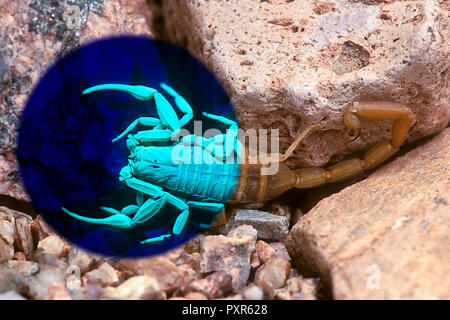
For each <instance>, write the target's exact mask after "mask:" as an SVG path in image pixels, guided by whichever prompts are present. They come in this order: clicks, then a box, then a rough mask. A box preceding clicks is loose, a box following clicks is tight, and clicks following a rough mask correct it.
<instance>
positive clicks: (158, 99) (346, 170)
mask: <svg viewBox="0 0 450 320" xmlns="http://www.w3.org/2000/svg"><path fill="white" fill-rule="evenodd" d="M161 88H162V89H163V90H164V91H166V92H167V93H168V94H169V95H171V96H172V97H173V98H174V101H175V104H176V106H177V107H178V109H179V110H180V111H181V112H183V113H184V115H183V116H182V117H181V119H178V116H177V114H176V112H175V111H174V110H173V108H172V106H171V105H170V103H169V102H168V101H167V100H166V99H165V98H164V96H163V95H162V94H160V93H159V92H158V91H157V90H156V89H153V88H149V87H145V86H131V85H121V84H105V85H98V86H94V87H91V88H89V89H86V90H85V91H84V92H83V94H88V93H91V92H94V91H100V90H120V91H124V92H127V93H129V94H131V95H133V96H134V97H135V98H137V99H140V100H144V101H148V100H150V99H154V100H155V105H156V109H157V112H158V115H159V119H158V118H151V117H141V118H138V119H136V120H135V121H134V122H133V123H132V124H130V126H129V127H128V128H127V129H125V130H124V131H123V132H122V133H121V134H120V135H119V136H118V137H116V138H115V139H113V140H112V142H116V141H118V140H119V139H121V138H122V137H124V136H125V135H127V134H129V133H130V132H132V130H133V129H134V128H135V127H136V126H137V125H142V126H148V127H151V128H152V129H151V130H144V131H139V132H137V133H136V134H129V135H128V139H127V142H126V143H127V147H128V149H129V150H130V156H129V159H128V165H126V166H125V167H123V168H122V170H121V172H120V177H119V180H120V181H123V182H125V183H126V185H127V186H128V187H130V188H131V189H134V190H135V191H136V204H132V205H128V206H126V207H124V208H122V209H121V210H117V209H115V208H109V207H101V208H102V209H103V210H104V211H106V212H108V213H109V214H110V216H108V217H106V218H100V219H94V218H89V217H84V216H80V215H78V214H76V213H74V212H71V211H70V210H68V209H66V208H64V207H63V208H62V210H63V211H64V212H66V213H67V214H69V215H70V216H72V217H74V218H76V219H78V220H82V221H85V222H88V223H95V224H103V225H107V226H111V227H116V228H131V227H133V226H135V225H136V224H140V223H143V222H145V221H148V220H149V219H151V218H152V217H153V216H154V215H155V214H157V213H158V212H159V211H160V210H161V208H162V207H163V206H164V205H165V204H166V203H169V204H171V205H173V206H175V207H176V208H177V209H178V210H180V212H181V213H180V214H179V215H178V216H177V218H176V221H175V223H174V225H173V229H172V233H170V234H165V235H161V236H158V237H154V238H150V239H146V240H143V241H141V243H152V242H159V241H163V240H164V239H165V238H167V237H170V236H172V235H173V234H175V235H177V234H180V233H181V232H182V231H183V229H184V227H185V225H186V223H187V221H188V217H189V209H190V208H196V209H202V210H206V211H209V212H212V213H213V214H215V215H216V216H217V215H218V214H219V213H220V212H222V211H223V210H224V207H225V204H226V203H230V204H234V205H245V206H249V205H252V204H260V203H263V202H265V201H267V200H272V199H274V198H276V197H278V196H280V195H281V194H282V193H284V192H285V191H287V190H289V189H291V188H299V189H303V188H312V187H316V186H320V185H323V184H325V183H329V182H337V181H341V180H345V179H348V178H351V177H354V176H356V175H359V174H361V173H362V172H364V171H365V170H369V169H372V168H373V167H375V166H377V165H379V164H380V163H382V162H384V161H385V160H386V159H388V158H389V157H390V156H391V155H392V154H394V153H395V152H396V151H397V150H398V148H399V146H400V145H401V144H402V143H403V141H404V140H405V139H406V137H407V134H408V131H409V128H410V126H411V125H412V123H413V121H414V116H413V114H412V113H411V111H410V110H409V109H408V108H406V107H404V106H402V105H399V104H396V103H392V102H383V101H381V102H356V103H354V104H353V106H352V107H351V108H349V109H348V110H347V112H346V113H345V114H344V123H345V125H346V126H347V127H348V128H351V129H355V130H360V129H361V123H360V121H359V117H368V118H375V119H387V120H393V128H392V139H391V140H386V141H382V142H380V143H378V144H377V145H375V146H373V147H372V148H370V149H369V150H368V151H367V152H366V153H365V154H364V157H363V158H362V159H359V158H352V159H349V160H344V161H341V162H339V163H336V164H333V165H331V166H329V167H327V168H319V167H312V168H301V169H297V170H291V169H290V168H289V167H288V166H287V165H285V164H284V161H285V160H286V159H287V158H288V157H289V156H290V155H291V154H292V152H293V151H294V150H295V148H297V146H298V145H299V143H300V141H301V140H302V139H303V138H304V137H305V136H306V135H308V134H309V133H310V132H311V131H312V130H315V129H317V128H318V125H317V124H316V125H310V126H308V127H306V128H305V129H304V131H303V132H302V133H301V134H300V135H299V137H298V138H297V139H296V140H295V141H294V142H293V143H292V144H291V146H290V147H289V148H288V149H287V151H286V152H285V153H284V154H281V155H280V154H277V157H275V158H274V157H266V159H270V160H268V161H261V160H260V159H259V158H256V159H255V158H252V157H251V156H250V155H249V152H248V150H246V149H245V148H243V147H242V145H241V144H240V142H239V139H237V129H238V125H237V123H236V122H234V121H232V120H230V119H227V118H225V117H222V116H217V115H212V114H208V113H203V115H204V116H205V117H208V118H210V119H214V120H217V121H218V122H220V123H222V124H225V125H227V126H229V128H228V130H227V133H226V134H219V135H216V136H213V137H211V138H209V139H207V138H203V137H199V136H195V135H186V136H184V137H182V138H181V140H180V141H178V142H176V143H174V142H173V141H174V140H173V138H174V137H176V136H178V135H179V133H180V129H181V128H182V127H183V126H184V125H185V124H186V123H187V122H189V121H190V120H191V119H192V117H193V111H192V108H191V107H190V105H189V104H188V103H187V101H186V100H185V99H184V98H183V97H182V96H181V95H179V94H178V93H177V92H176V91H175V90H174V89H173V88H171V87H169V86H168V85H166V84H164V83H162V84H161ZM155 142H158V143H157V144H156V145H155ZM218 146H219V148H218ZM198 157H200V159H202V162H201V163H198V162H196V161H195V159H196V158H198ZM230 157H235V158H234V159H235V160H236V158H239V159H243V160H244V161H243V162H237V161H232V162H229V161H226V160H227V159H229V158H230ZM186 159H187V160H188V161H186ZM274 163H276V164H277V165H278V167H277V171H276V173H275V174H267V170H265V169H267V168H268V167H269V166H270V165H271V164H274ZM145 198H147V199H146V200H145Z"/></svg>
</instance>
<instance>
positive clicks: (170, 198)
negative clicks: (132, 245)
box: [141, 192, 189, 244]
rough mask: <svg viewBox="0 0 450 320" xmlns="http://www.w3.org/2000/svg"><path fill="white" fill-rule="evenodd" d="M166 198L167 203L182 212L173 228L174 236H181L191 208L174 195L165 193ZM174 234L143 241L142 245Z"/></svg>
mask: <svg viewBox="0 0 450 320" xmlns="http://www.w3.org/2000/svg"><path fill="white" fill-rule="evenodd" d="M165 196H166V200H167V202H169V203H170V204H172V205H174V206H175V207H176V208H177V209H180V210H182V212H181V213H180V214H179V215H178V217H177V218H176V220H175V223H174V225H173V227H172V234H175V235H179V234H180V233H181V232H182V231H183V229H184V226H185V225H186V222H187V220H188V218H189V207H188V205H187V204H186V203H185V202H184V201H183V200H181V199H180V198H178V197H175V196H174V195H172V194H170V193H168V192H165ZM172 234H165V235H161V236H159V237H154V238H149V239H146V240H143V241H141V243H142V244H146V243H152V242H158V241H162V240H164V239H165V238H167V237H170V236H171V235H172Z"/></svg>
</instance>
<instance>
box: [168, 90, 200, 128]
mask: <svg viewBox="0 0 450 320" xmlns="http://www.w3.org/2000/svg"><path fill="white" fill-rule="evenodd" d="M159 85H160V87H161V88H162V89H163V90H164V91H166V92H167V93H168V94H170V95H171V96H172V97H173V98H174V100H175V104H176V105H177V107H178V109H180V111H181V112H183V113H184V115H183V117H182V118H181V119H180V127H183V126H184V125H185V124H186V123H188V122H189V121H190V120H191V119H192V118H193V117H194V112H193V111H192V107H191V106H190V105H189V103H188V102H187V101H186V99H184V98H183V97H182V96H181V95H180V94H179V93H178V92H176V91H175V90H174V89H173V88H172V87H171V86H169V85H168V84H165V83H164V82H161V83H160V84H159Z"/></svg>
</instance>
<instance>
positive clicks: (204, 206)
mask: <svg viewBox="0 0 450 320" xmlns="http://www.w3.org/2000/svg"><path fill="white" fill-rule="evenodd" d="M187 205H188V206H189V208H194V209H200V210H207V211H212V212H213V213H214V218H213V220H212V222H211V224H213V223H214V222H216V220H217V218H218V217H219V215H220V214H221V213H222V212H223V210H225V205H224V204H223V203H215V202H200V201H188V202H187ZM211 224H205V223H201V224H200V225H199V226H200V228H201V229H208V228H209V227H211Z"/></svg>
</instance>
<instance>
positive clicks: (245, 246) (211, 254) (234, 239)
mask: <svg viewBox="0 0 450 320" xmlns="http://www.w3.org/2000/svg"><path fill="white" fill-rule="evenodd" d="M245 229H250V230H253V231H254V232H253V234H254V236H251V235H247V234H242V233H241V234H240V232H239V230H245ZM229 235H231V236H229V237H225V236H223V235H218V236H215V235H211V236H207V237H205V240H204V241H203V244H202V248H201V254H202V260H201V263H200V271H201V272H202V273H206V272H212V271H220V270H223V271H226V272H227V273H229V274H231V276H232V277H233V280H232V287H233V289H234V290H235V291H239V290H241V289H242V288H244V286H245V284H246V283H247V280H248V277H249V276H250V270H251V266H250V257H251V254H252V253H253V251H254V250H255V242H256V230H254V229H253V228H252V227H250V226H247V225H242V226H239V227H237V228H236V229H233V230H231V231H230V232H229Z"/></svg>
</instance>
